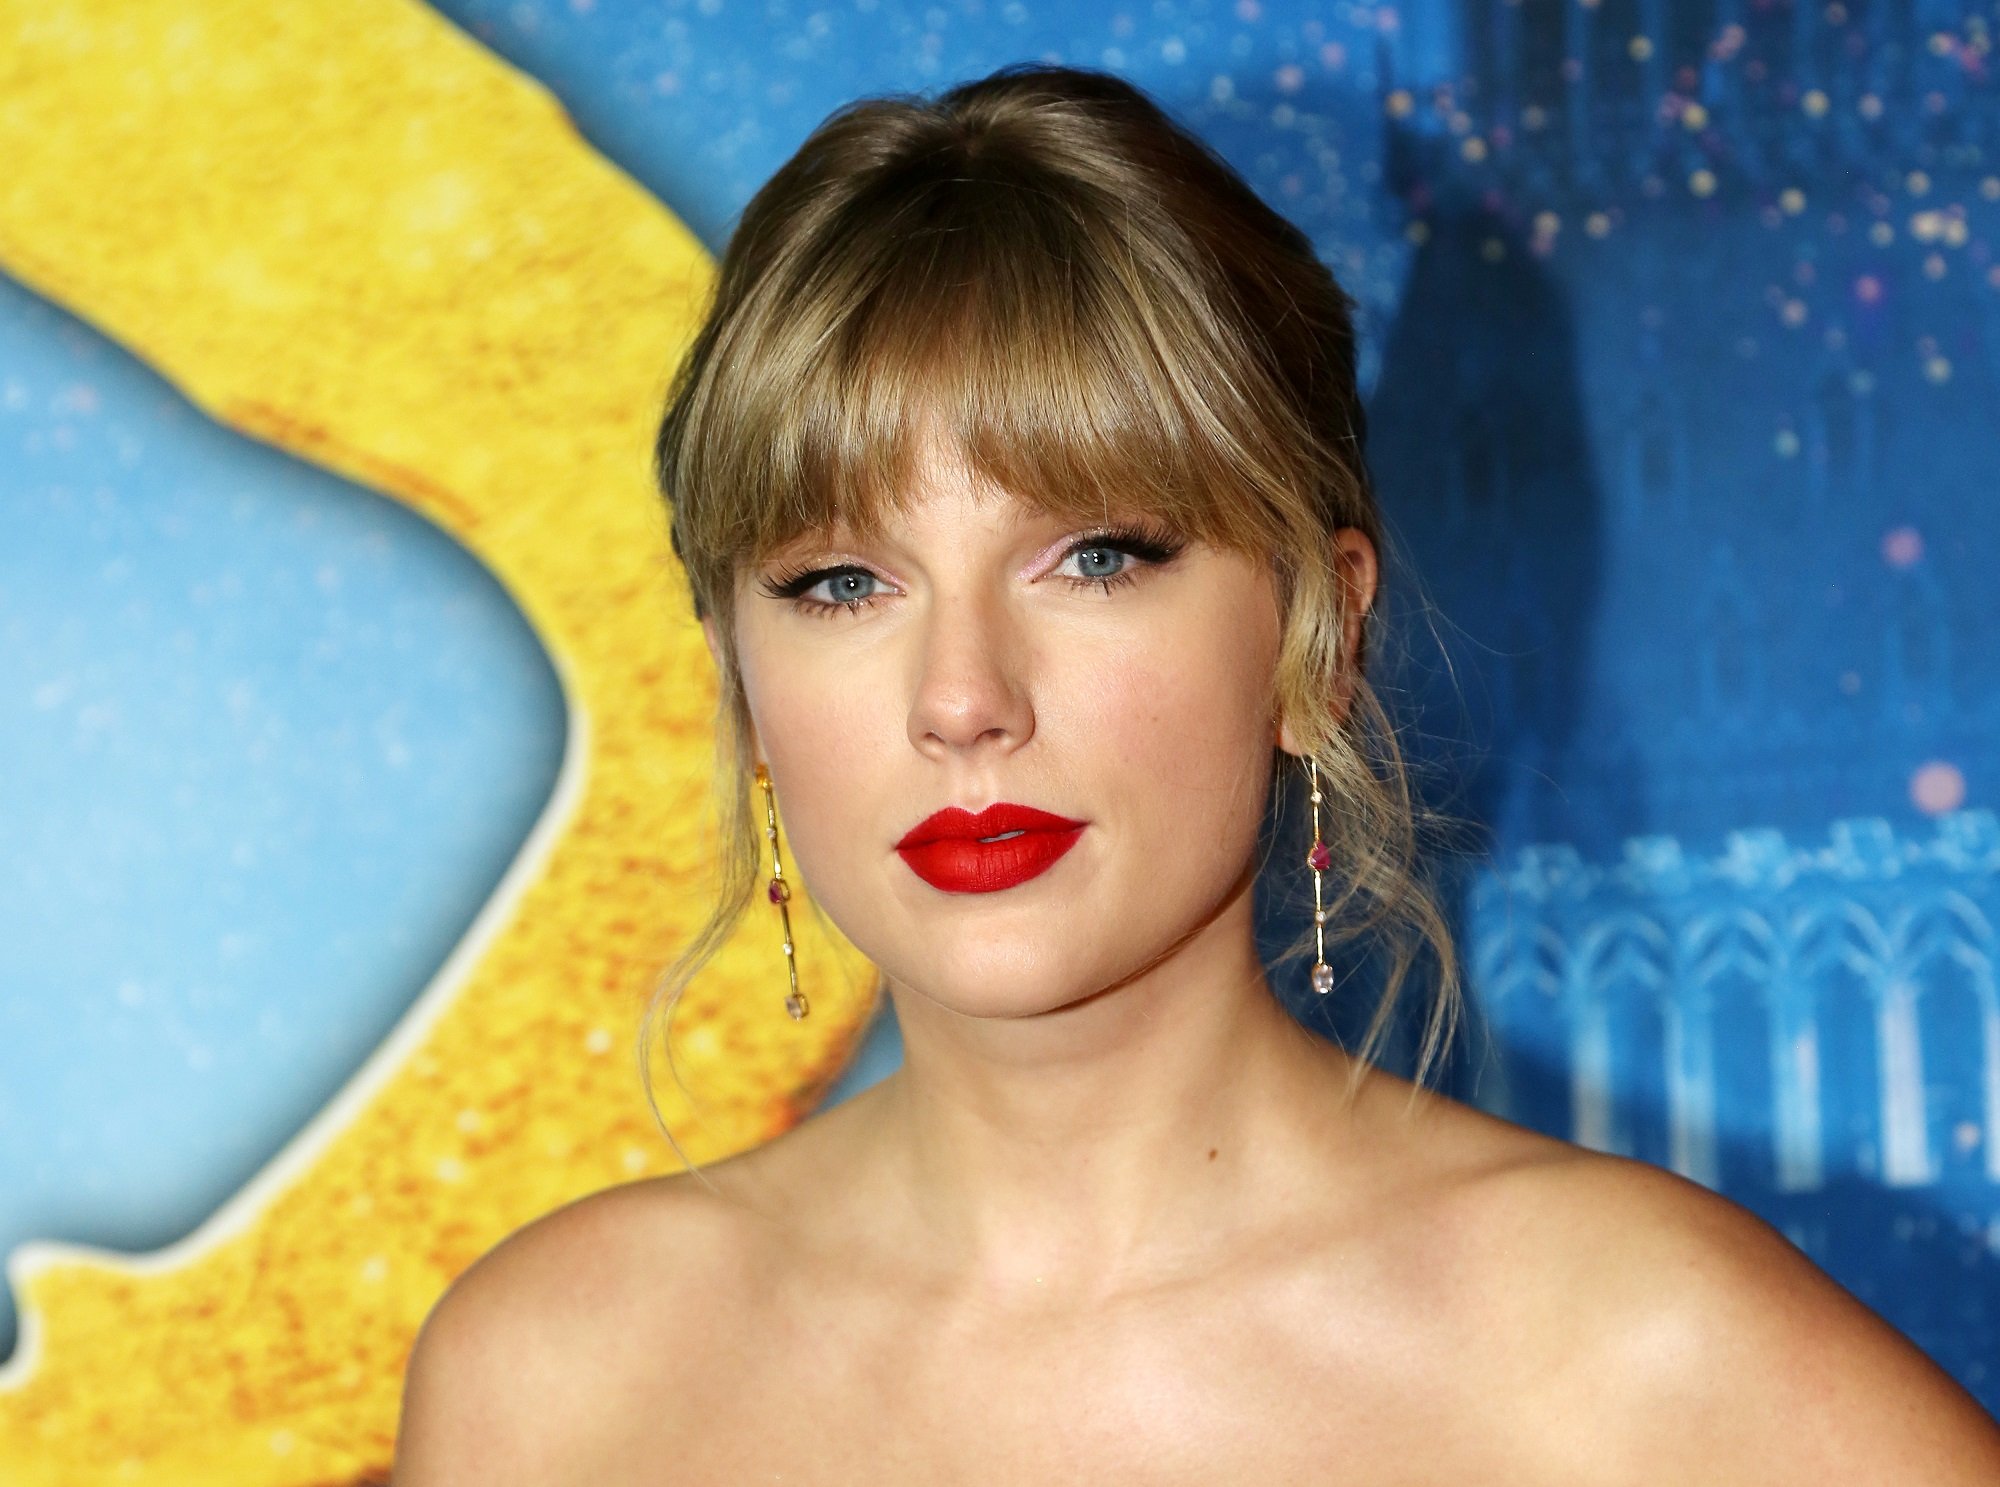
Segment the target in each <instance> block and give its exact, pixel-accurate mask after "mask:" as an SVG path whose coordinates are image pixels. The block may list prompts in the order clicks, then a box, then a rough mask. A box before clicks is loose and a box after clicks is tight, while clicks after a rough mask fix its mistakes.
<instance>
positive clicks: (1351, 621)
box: [1278, 527, 1381, 757]
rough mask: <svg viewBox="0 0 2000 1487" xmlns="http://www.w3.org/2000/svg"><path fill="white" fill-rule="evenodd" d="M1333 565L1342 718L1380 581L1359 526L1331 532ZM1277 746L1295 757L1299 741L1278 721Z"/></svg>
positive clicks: (1372, 553) (1337, 702) (1337, 706)
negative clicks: (1338, 607)
mask: <svg viewBox="0 0 2000 1487" xmlns="http://www.w3.org/2000/svg"><path fill="white" fill-rule="evenodd" d="M1333 566H1334V572H1335V573H1336V574H1337V575H1338V576H1339V579H1340V585H1341V589H1342V594H1341V616H1342V624H1341V637H1340V681H1339V686H1338V691H1337V693H1336V695H1335V698H1334V713H1335V716H1336V717H1340V718H1345V717H1346V716H1347V709H1348V706H1349V705H1350V704H1351V703H1352V701H1353V700H1354V675H1355V671H1354V668H1355V664H1356V662H1357V660H1358V659H1359V657H1360V654H1361V629H1362V625H1363V624H1364V623H1365V622H1366V620H1367V618H1368V611H1369V609H1370V608H1371V607H1372V606H1373V605H1374V603H1375V590H1376V588H1377V586H1378V585H1379V583H1380V581H1381V573H1380V568H1379V565H1378V563H1377V561H1376V557H1375V544H1374V543H1373V542H1370V541H1369V540H1368V534H1367V533H1366V532H1364V531H1362V530H1361V529H1360V528H1359V527H1340V528H1338V529H1336V530H1335V532H1334V534H1333ZM1278 747H1279V748H1281V749H1283V750H1284V751H1285V752H1286V753H1287V754H1290V755H1293V756H1294V757H1297V756H1298V754H1299V752H1300V749H1299V741H1298V739H1297V738H1296V737H1295V736H1294V735H1293V733H1292V725H1291V724H1290V723H1289V722H1287V721H1282V720H1281V721H1280V722H1279V724H1278Z"/></svg>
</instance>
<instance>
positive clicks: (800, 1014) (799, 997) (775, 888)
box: [757, 764, 808, 1022]
mask: <svg viewBox="0 0 2000 1487" xmlns="http://www.w3.org/2000/svg"><path fill="white" fill-rule="evenodd" d="M757 783H758V784H759V785H760V786H762V787H763V791H764V836H765V838H766V839H767V840H768V841H769V842H770V843H771V881H770V883H769V884H767V885H766V887H765V889H764V896H765V897H766V898H768V899H770V901H771V902H772V903H774V904H776V905H777V906H778V923H779V925H780V926H781V927H782V928H783V930H784V934H785V974H786V975H787V976H789V977H790V978H791V982H792V994H791V995H790V996H788V997H786V998H785V1010H786V1011H787V1012H789V1013H791V1014H792V1021H794V1022H798V1021H800V1020H802V1019H803V1018H804V1017H805V1015H806V1012H807V1010H808V1008H807V1007H806V998H805V993H804V992H802V991H800V990H799V961H798V956H797V954H795V953H794V951H793V948H792V912H791V910H790V909H789V908H787V907H786V905H787V904H789V903H790V902H791V901H792V888H791V885H790V884H789V883H787V882H786V881H785V865H784V863H782V862H781V861H779V860H778V802H777V799H776V797H775V796H773V795H772V793H771V772H770V771H769V770H768V769H766V768H765V767H764V766H763V765H761V764H760V765H758V766H757Z"/></svg>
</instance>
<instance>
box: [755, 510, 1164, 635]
mask: <svg viewBox="0 0 2000 1487" xmlns="http://www.w3.org/2000/svg"><path fill="white" fill-rule="evenodd" d="M1093 547H1114V548H1117V549H1118V550H1119V551H1121V552H1125V553H1129V554H1130V555H1131V556H1133V557H1135V558H1138V559H1139V560H1140V561H1141V562H1143V563H1145V564H1146V565H1147V566H1149V567H1160V566H1162V565H1164V564H1167V563H1170V562H1172V561H1173V560H1174V559H1175V558H1176V557H1178V556H1180V554H1181V553H1182V551H1184V550H1185V549H1186V547H1187V543H1186V541H1185V540H1184V539H1182V538H1180V537H1178V536H1176V535H1174V534H1173V533H1172V532H1169V531H1167V530H1166V529H1165V528H1164V527H1157V526H1151V525H1134V526H1126V527H1104V528H1101V529H1099V530H1097V531H1092V532H1085V533H1083V534H1081V535H1080V536H1078V537H1077V539H1076V540H1075V541H1074V542H1072V543H1070V545H1069V546H1068V547H1067V548H1065V549H1064V550H1063V558H1064V559H1065V560H1067V559H1068V558H1070V557H1071V556H1073V555H1074V554H1076V553H1079V552H1085V551H1088V550H1089V549H1091V548H1093ZM843 573H862V574H867V575H868V576H869V577H870V578H873V577H874V575H873V574H871V573H868V570H867V569H866V568H863V567H861V566H860V565H859V564H857V563H840V564H836V565H835V566H833V567H830V568H811V567H807V568H798V569H794V570H793V571H791V572H789V573H781V574H778V575H777V576H775V577H773V578H769V579H765V580H762V581H761V582H760V583H759V585H758V587H760V588H761V589H762V590H763V591H764V592H765V593H767V594H769V595H770V596H771V597H772V598H774V599H789V600H790V601H791V602H792V603H793V604H794V605H796V606H797V607H798V608H799V610H800V611H801V612H802V613H806V614H829V613H831V612H832V611H834V610H836V609H845V610H847V611H849V612H850V613H852V612H854V611H857V610H861V609H865V608H867V606H868V605H870V604H872V603H873V602H874V600H875V597H876V596H875V595H873V594H870V595H869V596H868V597H867V598H866V599H840V600H835V601H833V602H832V603H828V602H827V601H826V600H823V599H808V598H806V597H805V593H806V590H807V589H810V588H813V587H814V586H816V585H817V584H818V583H819V582H820V581H821V580H823V579H828V578H834V577H837V576H839V575H840V574H843ZM1137 576H1138V575H1137V574H1136V573H1134V572H1133V571H1131V570H1130V569H1127V570H1126V571H1125V572H1122V573H1114V574H1112V575H1110V576H1109V577H1107V578H1069V577H1067V576H1065V578H1064V580H1063V581H1064V582H1065V583H1068V584H1070V585H1071V586H1072V587H1075V588H1083V587H1086V586H1095V587H1097V588H1101V589H1103V590H1104V592H1105V593H1107V594H1108V593H1110V592H1111V588H1112V585H1114V584H1124V583H1131V582H1132V581H1133V580H1134V579H1135V578H1136V577H1137Z"/></svg>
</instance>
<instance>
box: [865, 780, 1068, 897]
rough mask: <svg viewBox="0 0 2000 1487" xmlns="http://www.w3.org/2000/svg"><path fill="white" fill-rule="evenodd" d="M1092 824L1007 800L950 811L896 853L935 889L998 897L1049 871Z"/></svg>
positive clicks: (919, 828)
mask: <svg viewBox="0 0 2000 1487" xmlns="http://www.w3.org/2000/svg"><path fill="white" fill-rule="evenodd" d="M1088 824H1089V823H1088V822H1085V821H1072V820H1071V819H1070V818H1069V817H1067V816H1056V815H1051V814H1050V813H1049V812H1047V811H1038V810H1036V809H1035V808H1034V807H1032V806H1025V805H1014V804H1012V803H1011V802H1008V801H1004V800H1003V801H1000V802H998V803H997V804H994V805H990V806H988V807H987V808H986V809H985V810H983V811H980V812H978V813H977V814H974V813H973V812H971V811H967V810H961V809H960V808H959V807H957V806H949V807H947V808H946V809H944V810H941V811H938V812H936V813H935V814H934V815H930V816H927V817H925V818H924V819H923V820H922V821H920V822H918V823H917V824H916V825H915V826H914V827H912V828H911V829H910V830H909V832H908V833H907V834H905V836H904V837H903V839H902V840H901V841H899V842H897V843H896V851H897V853H898V854H900V855H901V857H902V859H903V861H904V862H906V863H908V864H909V865H910V870H911V871H912V872H914V873H915V874H916V875H917V876H918V877H920V878H922V879H923V880H924V881H925V882H926V883H928V884H930V885H931V887H933V888H936V889H940V890H942V891H943V892H945V893H993V892H996V891H998V890H1000V889H1002V888H1012V887H1013V886H1015V885H1016V884H1017V883H1025V882H1027V881H1028V880H1029V879H1030V878H1034V877H1039V876H1040V875H1041V874H1042V873H1045V872H1047V871H1048V870H1049V869H1050V868H1051V867H1053V866H1054V865H1055V864H1056V861H1057V860H1058V859H1059V858H1060V857H1061V856H1062V855H1063V854H1064V853H1065V852H1067V851H1069V849H1070V848H1071V847H1073V846H1075V845H1076V842H1077V838H1078V837H1080V836H1082V835H1083V828H1084V827H1085V826H1087V825H1088ZM995 837H1001V838H1004V840H999V841H994V840H990V839H991V838H995ZM982 838H986V839H987V840H982Z"/></svg>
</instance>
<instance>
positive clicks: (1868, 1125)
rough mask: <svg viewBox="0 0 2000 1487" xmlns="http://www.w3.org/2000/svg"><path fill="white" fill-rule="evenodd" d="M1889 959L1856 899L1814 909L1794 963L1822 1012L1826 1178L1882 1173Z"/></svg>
mask: <svg viewBox="0 0 2000 1487" xmlns="http://www.w3.org/2000/svg"><path fill="white" fill-rule="evenodd" d="M1888 958H1889V946H1888V941H1887V937H1886V936H1885V934H1884V933H1883V930H1882V926H1881V925H1880V924H1879V923H1877V922H1876V919H1875V916H1874V915H1873V914H1871V913H1869V912H1868V910H1867V909H1865V908H1863V907H1862V906H1861V905H1860V904H1857V903H1853V902H1841V901H1836V902H1834V903H1832V904H1830V905H1827V906H1825V907H1824V908H1823V909H1819V910H1816V911H1814V912H1813V913H1812V914H1811V916H1810V917H1809V918H1808V919H1807V921H1806V922H1805V924H1804V925H1803V926H1802V927H1801V929H1800V932H1799V945H1798V951H1797V954H1796V959H1795V964H1796V965H1797V968H1798V977H1799V982H1800V985H1801V987H1802V988H1803V989H1804V990H1805V992H1806V993H1807V995H1808V996H1809V997H1810V999H1811V1002H1812V1005H1813V1006H1814V1008H1815V1009H1816V1012H1815V1016H1814V1019H1813V1029H1814V1041H1815V1046H1816V1049H1817V1055H1818V1056H1817V1064H1818V1069H1819V1129H1820V1170H1821V1174H1822V1180H1824V1181H1833V1180H1837V1179H1839V1178H1841V1177H1861V1178H1869V1179H1878V1178H1880V1177H1881V1175H1882V1123H1883V1108H1882V1053H1881V1042H1880V1038H1879V1028H1880V1023H1881V996H1880V992H1881V987H1882V983H1883V981H1884V979H1885V976H1884V969H1885V966H1886V964H1887V961H1888Z"/></svg>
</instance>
